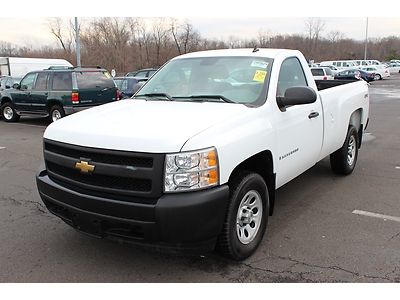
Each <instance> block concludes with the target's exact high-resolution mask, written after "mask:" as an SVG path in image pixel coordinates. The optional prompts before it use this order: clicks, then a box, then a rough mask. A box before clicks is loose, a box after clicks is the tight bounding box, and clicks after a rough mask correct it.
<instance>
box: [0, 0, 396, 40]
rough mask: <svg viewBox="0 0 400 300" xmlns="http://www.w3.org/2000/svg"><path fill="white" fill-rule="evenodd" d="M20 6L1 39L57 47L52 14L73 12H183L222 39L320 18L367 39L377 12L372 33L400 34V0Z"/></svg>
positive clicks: (2, 24) (0, 20)
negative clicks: (366, 29) (310, 18)
mask: <svg viewBox="0 0 400 300" xmlns="http://www.w3.org/2000/svg"><path fill="white" fill-rule="evenodd" d="M361 3H362V5H360V4H361ZM149 4H150V5H149ZM18 5H19V7H24V9H23V10H9V9H8V10H4V9H2V10H1V11H0V29H1V31H0V41H7V42H11V43H13V44H16V45H18V46H34V47H35V46H43V45H49V46H55V45H56V42H55V40H54V38H53V37H52V35H51V34H50V31H49V27H48V19H49V17H64V18H68V17H69V16H73V15H77V16H79V17H83V16H97V17H99V16H116V15H119V16H121V17H122V16H130V17H160V16H161V17H178V18H181V19H187V20H188V21H189V22H191V23H192V24H193V25H194V27H195V28H196V29H197V30H198V31H199V32H200V34H201V36H202V37H206V38H218V39H219V38H223V39H228V38H229V37H231V36H232V37H237V38H252V37H256V36H257V34H258V32H259V31H260V30H263V31H267V32H268V31H269V32H270V33H272V34H293V33H296V34H304V33H305V21H306V19H307V18H309V17H320V18H321V19H322V20H323V22H324V23H325V27H324V31H323V33H322V35H323V36H324V35H327V34H328V33H329V32H330V31H340V32H342V33H343V34H344V36H345V37H348V38H354V39H358V40H364V39H365V28H366V16H371V15H373V16H375V17H369V30H368V36H369V37H370V38H380V37H386V36H391V35H394V36H399V37H400V1H392V0H381V1H373V0H363V1H348V0H335V1H321V0H302V1H293V0H279V1H274V0H273V1H267V0H249V1H245V0H186V1H185V0H168V1H163V0H150V1H143V0H140V1H133V0H118V1H114V2H111V1H109V0H96V1H91V0H88V1H84V0H68V1H67V4H60V3H59V2H57V1H50V0H35V1H31V0H19V1H18ZM55 5H57V6H55ZM38 8H40V9H38ZM13 13H14V16H13V15H12V14H13ZM338 15H339V16H342V17H338ZM83 20H90V19H89V18H87V17H86V18H83Z"/></svg>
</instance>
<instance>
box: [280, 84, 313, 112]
mask: <svg viewBox="0 0 400 300" xmlns="http://www.w3.org/2000/svg"><path fill="white" fill-rule="evenodd" d="M316 100H317V93H316V92H315V91H314V90H313V89H312V88H310V87H308V86H296V87H291V88H288V89H287V90H286V91H285V96H283V97H279V98H277V103H278V106H279V108H280V109H281V110H283V111H285V110H286V109H285V107H286V106H292V105H302V104H310V103H314V102H315V101H316Z"/></svg>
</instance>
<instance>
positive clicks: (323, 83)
mask: <svg viewBox="0 0 400 300" xmlns="http://www.w3.org/2000/svg"><path fill="white" fill-rule="evenodd" d="M355 81H358V80H357V79H335V80H315V84H316V85H317V89H318V91H322V90H325V89H329V88H331V87H334V86H338V85H342V84H347V83H352V82H355Z"/></svg>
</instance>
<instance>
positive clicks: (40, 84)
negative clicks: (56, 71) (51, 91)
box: [35, 73, 49, 91]
mask: <svg viewBox="0 0 400 300" xmlns="http://www.w3.org/2000/svg"><path fill="white" fill-rule="evenodd" d="M48 79H49V74H48V73H39V74H38V76H37V79H36V83H35V90H38V91H47V87H48Z"/></svg>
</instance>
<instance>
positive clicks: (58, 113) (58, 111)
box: [49, 105, 65, 122]
mask: <svg viewBox="0 0 400 300" xmlns="http://www.w3.org/2000/svg"><path fill="white" fill-rule="evenodd" d="M63 117H65V111H64V109H63V108H62V107H61V106H60V105H53V106H52V107H51V109H50V115H49V118H50V121H51V122H55V121H57V120H59V119H61V118H63Z"/></svg>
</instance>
